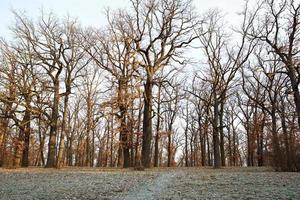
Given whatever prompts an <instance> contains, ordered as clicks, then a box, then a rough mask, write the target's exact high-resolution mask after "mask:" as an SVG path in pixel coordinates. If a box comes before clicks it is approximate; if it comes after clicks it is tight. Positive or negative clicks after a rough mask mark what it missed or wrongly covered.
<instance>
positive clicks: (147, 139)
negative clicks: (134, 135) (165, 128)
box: [142, 76, 153, 168]
mask: <svg viewBox="0 0 300 200" xmlns="http://www.w3.org/2000/svg"><path fill="white" fill-rule="evenodd" d="M152 86H153V83H152V79H151V78H150V77H149V76H148V78H147V81H146V84H145V86H144V88H145V91H144V119H143V146H142V165H143V166H144V167H146V168H150V167H151V140H152Z"/></svg>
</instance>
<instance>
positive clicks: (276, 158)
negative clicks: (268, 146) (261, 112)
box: [271, 105, 282, 171]
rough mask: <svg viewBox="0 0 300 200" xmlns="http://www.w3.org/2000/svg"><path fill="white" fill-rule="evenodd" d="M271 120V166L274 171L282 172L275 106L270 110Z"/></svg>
mask: <svg viewBox="0 0 300 200" xmlns="http://www.w3.org/2000/svg"><path fill="white" fill-rule="evenodd" d="M271 119H272V149H273V165H274V167H275V169H276V170H279V171H280V170H282V169H281V168H282V163H281V162H282V160H281V152H280V146H279V140H278V135H277V124H276V122H277V121H276V108H275V105H272V110H271Z"/></svg>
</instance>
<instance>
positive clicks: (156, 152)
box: [154, 84, 161, 167]
mask: <svg viewBox="0 0 300 200" xmlns="http://www.w3.org/2000/svg"><path fill="white" fill-rule="evenodd" d="M160 93H161V84H160V85H159V87H158V96H157V121H156V135H155V147H154V167H158V154H159V149H158V148H159V131H160Z"/></svg>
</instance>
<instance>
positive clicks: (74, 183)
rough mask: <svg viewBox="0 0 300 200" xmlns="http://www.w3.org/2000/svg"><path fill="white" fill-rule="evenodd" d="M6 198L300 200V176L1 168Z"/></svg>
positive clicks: (254, 171)
mask: <svg viewBox="0 0 300 200" xmlns="http://www.w3.org/2000/svg"><path fill="white" fill-rule="evenodd" d="M0 199H1V200H2V199H20V200H25V199H116V200H117V199H128V200H131V199H147V200H148V199H300V173H286V172H282V173H280V172H273V171H272V170H271V169H269V168H223V169H218V170H214V169H211V168H168V169H167V168H159V169H149V170H146V171H133V170H132V169H128V170H123V169H99V168H64V169H61V170H56V169H44V168H28V169H0Z"/></svg>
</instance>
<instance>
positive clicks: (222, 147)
mask: <svg viewBox="0 0 300 200" xmlns="http://www.w3.org/2000/svg"><path fill="white" fill-rule="evenodd" d="M224 94H225V93H224ZM224 101H225V100H224V99H223V97H222V99H221V102H220V111H219V126H220V128H219V131H220V153H221V164H222V166H225V144H224V143H225V142H224V128H223V115H224Z"/></svg>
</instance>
